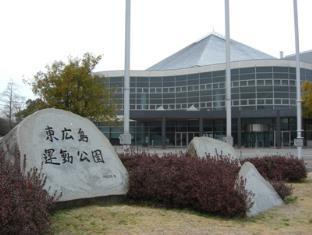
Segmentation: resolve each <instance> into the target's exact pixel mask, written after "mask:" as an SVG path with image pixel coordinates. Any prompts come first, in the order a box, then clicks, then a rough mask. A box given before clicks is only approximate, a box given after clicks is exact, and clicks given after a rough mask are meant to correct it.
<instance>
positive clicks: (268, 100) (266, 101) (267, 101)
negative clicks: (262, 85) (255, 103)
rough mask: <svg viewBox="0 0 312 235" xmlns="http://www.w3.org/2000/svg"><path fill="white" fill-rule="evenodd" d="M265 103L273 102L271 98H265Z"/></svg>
mask: <svg viewBox="0 0 312 235" xmlns="http://www.w3.org/2000/svg"><path fill="white" fill-rule="evenodd" d="M265 104H273V100H272V99H266V100H265Z"/></svg>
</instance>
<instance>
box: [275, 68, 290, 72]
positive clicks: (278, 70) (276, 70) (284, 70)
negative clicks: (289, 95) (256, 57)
mask: <svg viewBox="0 0 312 235" xmlns="http://www.w3.org/2000/svg"><path fill="white" fill-rule="evenodd" d="M273 72H274V73H288V67H273Z"/></svg>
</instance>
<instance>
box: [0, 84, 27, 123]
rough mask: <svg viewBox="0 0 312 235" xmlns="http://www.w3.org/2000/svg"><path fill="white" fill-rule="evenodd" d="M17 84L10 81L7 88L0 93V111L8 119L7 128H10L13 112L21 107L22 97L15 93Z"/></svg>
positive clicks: (12, 121)
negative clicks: (0, 108)
mask: <svg viewBox="0 0 312 235" xmlns="http://www.w3.org/2000/svg"><path fill="white" fill-rule="evenodd" d="M17 93H18V89H17V85H16V84H15V83H14V82H13V81H10V82H8V85H7V88H6V89H5V90H4V91H3V92H2V94H1V103H2V113H3V114H4V116H5V118H7V119H8V122H9V128H10V129H12V127H13V123H14V121H15V114H16V113H17V112H19V111H20V110H21V109H22V106H23V103H24V97H22V96H20V95H18V94H17Z"/></svg>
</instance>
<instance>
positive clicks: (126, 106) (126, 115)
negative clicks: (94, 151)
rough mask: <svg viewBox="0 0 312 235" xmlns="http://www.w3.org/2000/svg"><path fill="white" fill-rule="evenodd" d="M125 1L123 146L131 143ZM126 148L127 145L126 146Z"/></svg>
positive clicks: (128, 43)
mask: <svg viewBox="0 0 312 235" xmlns="http://www.w3.org/2000/svg"><path fill="white" fill-rule="evenodd" d="M125 1H126V17H125V68H124V92H123V93H124V102H123V106H124V117H123V118H124V120H123V121H124V122H123V125H124V133H123V134H122V135H120V137H119V138H120V144H122V145H124V147H126V146H128V145H130V144H131V135H130V128H129V116H130V78H129V73H130V4H131V0H125ZM126 148H127V147H126Z"/></svg>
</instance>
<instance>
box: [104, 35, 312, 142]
mask: <svg viewBox="0 0 312 235" xmlns="http://www.w3.org/2000/svg"><path fill="white" fill-rule="evenodd" d="M230 48H231V81H232V82H231V84H232V88H231V92H232V135H233V138H234V145H235V146H237V147H283V146H292V145H293V140H294V138H296V63H295V61H294V60H295V57H294V56H288V57H285V58H275V57H273V56H270V55H268V54H265V53H263V52H261V51H258V50H256V49H254V48H252V47H249V46H247V45H244V44H242V43H240V42H237V41H234V40H231V41H230ZM311 55H312V52H307V53H303V54H302V56H303V57H304V60H303V62H302V63H301V79H302V81H304V80H309V81H312V56H311ZM303 57H302V58H303ZM98 75H101V76H105V77H106V83H107V85H108V86H109V88H110V89H112V90H113V91H114V95H113V100H114V101H115V102H116V103H117V104H118V105H119V107H120V110H122V109H123V106H122V103H123V75H124V73H123V71H105V72H99V73H98ZM225 117H226V114H225V39H224V38H223V37H222V36H220V35H218V34H215V33H212V34H210V35H208V36H207V37H205V38H203V39H201V40H199V41H198V42H195V43H193V44H191V45H189V46H187V47H185V48H184V49H182V50H180V51H178V52H177V53H175V54H173V55H171V56H169V57H168V58H166V59H164V60H162V61H160V62H159V63H157V64H155V65H153V66H152V67H150V68H148V69H147V70H145V71H131V72H130V118H131V123H130V132H131V134H132V143H133V144H135V145H150V146H176V147H180V146H185V145H187V144H188V142H189V141H190V140H191V139H192V138H193V137H194V136H202V135H205V136H210V137H213V138H218V139H221V138H223V137H224V136H225V135H226V133H225V131H226V126H225V125H226V120H225ZM99 127H100V128H101V129H102V131H103V132H104V133H105V134H106V135H107V137H108V138H109V139H110V140H111V141H112V143H115V144H117V143H118V142H119V141H118V137H119V135H120V134H121V133H122V132H123V128H122V127H121V126H120V127H116V126H115V127H108V126H105V125H99ZM303 127H304V138H305V144H307V140H311V139H312V121H311V120H304V125H303Z"/></svg>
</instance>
